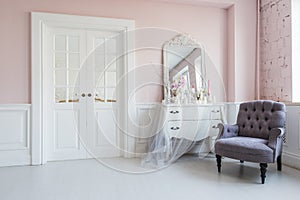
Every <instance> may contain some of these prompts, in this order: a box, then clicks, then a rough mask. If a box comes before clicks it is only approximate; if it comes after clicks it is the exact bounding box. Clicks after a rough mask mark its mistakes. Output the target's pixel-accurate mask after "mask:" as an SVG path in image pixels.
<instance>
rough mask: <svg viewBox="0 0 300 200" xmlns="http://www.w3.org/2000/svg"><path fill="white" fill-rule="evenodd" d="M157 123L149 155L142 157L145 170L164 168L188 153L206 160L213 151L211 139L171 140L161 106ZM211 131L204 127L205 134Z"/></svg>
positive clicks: (153, 127)
mask: <svg viewBox="0 0 300 200" xmlns="http://www.w3.org/2000/svg"><path fill="white" fill-rule="evenodd" d="M157 109H158V110H157V111H158V112H156V113H157V114H156V116H155V117H154V119H155V123H153V124H152V127H151V131H152V136H151V137H150V138H149V140H148V141H149V142H148V146H147V153H145V154H144V155H143V156H142V161H141V166H142V167H144V168H157V169H158V168H164V167H167V166H169V165H170V164H172V163H174V162H175V161H176V160H178V159H179V158H180V157H181V156H182V155H184V154H186V153H193V155H196V156H198V157H200V158H204V157H205V156H207V155H208V153H209V152H211V150H212V148H213V147H212V145H211V144H210V140H209V138H208V137H207V138H205V139H203V140H200V141H192V140H188V139H185V138H175V137H172V138H170V137H169V135H168V134H167V133H164V131H163V127H164V125H165V123H166V112H165V110H164V108H163V106H161V105H157ZM208 131H209V127H204V130H202V133H203V132H207V133H208Z"/></svg>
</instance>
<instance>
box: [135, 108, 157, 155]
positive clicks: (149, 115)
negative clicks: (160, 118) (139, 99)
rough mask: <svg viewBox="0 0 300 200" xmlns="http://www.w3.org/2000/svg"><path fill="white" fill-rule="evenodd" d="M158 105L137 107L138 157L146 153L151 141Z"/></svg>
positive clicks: (136, 141) (136, 146) (136, 142)
mask: <svg viewBox="0 0 300 200" xmlns="http://www.w3.org/2000/svg"><path fill="white" fill-rule="evenodd" d="M156 105H157V103H153V104H149V103H148V104H146V103H145V104H138V105H137V106H136V112H137V115H136V116H137V118H138V119H139V120H138V126H139V127H138V130H137V131H138V133H137V134H136V140H135V152H136V155H137V156H139V154H142V153H146V151H147V149H146V148H147V145H148V141H149V139H151V135H153V133H151V131H152V130H151V128H152V126H151V125H152V123H155V121H154V120H155V115H156V114H157V112H158V110H157V106H156Z"/></svg>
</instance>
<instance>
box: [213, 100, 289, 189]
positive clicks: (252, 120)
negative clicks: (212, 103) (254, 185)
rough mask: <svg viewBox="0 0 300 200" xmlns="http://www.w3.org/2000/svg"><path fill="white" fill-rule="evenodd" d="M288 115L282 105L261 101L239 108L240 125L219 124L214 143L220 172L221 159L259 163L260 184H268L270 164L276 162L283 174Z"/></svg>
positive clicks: (247, 103)
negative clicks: (284, 135) (283, 139)
mask: <svg viewBox="0 0 300 200" xmlns="http://www.w3.org/2000/svg"><path fill="white" fill-rule="evenodd" d="M285 121H286V112H285V105H284V104H283V103H279V102H275V101H268V100H259V101H251V102H245V103H242V104H241V105H240V108H239V113H238V117H237V124H235V125H227V124H219V125H218V127H219V131H220V132H219V135H218V137H217V138H216V142H215V154H216V158H217V166H218V172H219V173H220V172H221V158H222V156H224V157H228V158H233V159H237V160H240V161H241V163H243V162H244V161H250V162H256V163H260V171H261V182H262V184H264V183H265V177H266V171H267V166H268V165H267V164H268V163H274V162H276V161H277V170H278V171H281V168H282V164H281V153H282V138H283V134H284V132H285Z"/></svg>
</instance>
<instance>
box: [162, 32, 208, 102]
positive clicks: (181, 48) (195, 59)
mask: <svg viewBox="0 0 300 200" xmlns="http://www.w3.org/2000/svg"><path fill="white" fill-rule="evenodd" d="M205 57H206V56H205V50H204V48H203V47H202V46H201V45H200V44H199V43H198V42H196V41H195V40H194V39H192V38H191V37H190V36H189V35H185V34H181V35H177V36H175V37H174V38H173V39H171V40H170V41H167V42H166V43H165V44H164V46H163V64H164V86H165V90H164V99H165V100H167V99H169V98H171V97H173V96H176V93H174V90H173V92H172V89H173V88H174V87H182V88H181V89H182V90H183V91H193V92H195V91H196V92H197V91H203V90H206V89H207V81H206V67H205Z"/></svg>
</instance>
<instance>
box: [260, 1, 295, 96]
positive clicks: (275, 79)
mask: <svg viewBox="0 0 300 200" xmlns="http://www.w3.org/2000/svg"><path fill="white" fill-rule="evenodd" d="M260 16H261V20H260V44H261V46H260V56H261V57H260V60H261V61H260V62H261V63H260V94H261V96H260V98H261V99H272V100H276V101H277V100H279V101H291V100H292V87H291V84H292V76H291V71H292V66H291V55H292V54H291V0H261V15H260Z"/></svg>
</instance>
